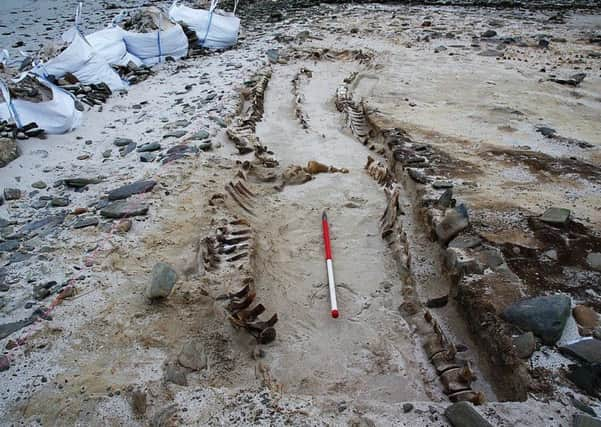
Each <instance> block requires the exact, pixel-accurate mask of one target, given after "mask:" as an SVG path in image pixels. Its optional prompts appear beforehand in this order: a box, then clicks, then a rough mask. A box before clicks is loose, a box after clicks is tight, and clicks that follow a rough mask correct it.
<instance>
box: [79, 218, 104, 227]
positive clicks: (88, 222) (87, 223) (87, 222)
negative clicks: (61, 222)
mask: <svg viewBox="0 0 601 427" xmlns="http://www.w3.org/2000/svg"><path fill="white" fill-rule="evenodd" d="M98 222H99V221H98V218H96V217H93V216H92V217H87V218H80V219H77V220H76V221H75V222H74V223H73V228H86V227H92V226H96V225H98Z"/></svg>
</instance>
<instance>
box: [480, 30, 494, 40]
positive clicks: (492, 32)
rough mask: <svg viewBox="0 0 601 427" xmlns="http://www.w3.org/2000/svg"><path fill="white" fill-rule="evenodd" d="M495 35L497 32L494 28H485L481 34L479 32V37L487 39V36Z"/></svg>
mask: <svg viewBox="0 0 601 427" xmlns="http://www.w3.org/2000/svg"><path fill="white" fill-rule="evenodd" d="M496 35H497V32H496V31H495V30H486V31H484V32H483V33H482V34H480V37H482V38H485V39H489V38H491V37H494V36H496Z"/></svg>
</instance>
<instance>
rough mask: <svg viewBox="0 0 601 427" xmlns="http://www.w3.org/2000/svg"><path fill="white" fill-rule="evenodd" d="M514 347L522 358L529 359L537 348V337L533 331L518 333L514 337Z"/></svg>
mask: <svg viewBox="0 0 601 427" xmlns="http://www.w3.org/2000/svg"><path fill="white" fill-rule="evenodd" d="M512 342H513V347H514V349H515V351H516V354H517V355H518V357H519V358H520V359H528V358H529V357H530V356H531V355H532V353H534V350H536V339H535V338H534V334H533V333H532V332H526V333H525V334H522V335H518V336H517V337H514V338H513V339H512Z"/></svg>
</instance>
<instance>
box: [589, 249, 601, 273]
mask: <svg viewBox="0 0 601 427" xmlns="http://www.w3.org/2000/svg"><path fill="white" fill-rule="evenodd" d="M586 263H587V264H588V265H589V266H590V267H591V268H592V269H593V270H597V271H601V253H599V252H591V253H590V254H588V255H587V256H586Z"/></svg>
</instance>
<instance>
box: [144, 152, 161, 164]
mask: <svg viewBox="0 0 601 427" xmlns="http://www.w3.org/2000/svg"><path fill="white" fill-rule="evenodd" d="M156 158H157V156H156V154H154V153H150V152H146V153H142V154H141V155H140V161H141V162H142V163H150V162H154V159H156Z"/></svg>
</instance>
